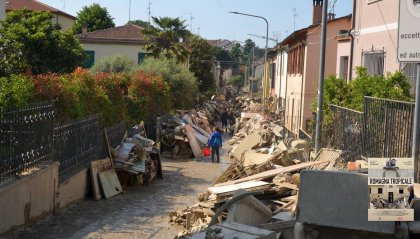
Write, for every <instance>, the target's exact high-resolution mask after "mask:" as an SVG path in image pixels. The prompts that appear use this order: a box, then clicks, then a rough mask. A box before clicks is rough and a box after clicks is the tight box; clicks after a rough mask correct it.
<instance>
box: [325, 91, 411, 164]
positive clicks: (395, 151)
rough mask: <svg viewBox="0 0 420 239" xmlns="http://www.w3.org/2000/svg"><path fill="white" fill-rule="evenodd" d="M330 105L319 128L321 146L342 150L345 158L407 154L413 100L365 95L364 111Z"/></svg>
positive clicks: (409, 145) (407, 155)
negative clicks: (325, 123)
mask: <svg viewBox="0 0 420 239" xmlns="http://www.w3.org/2000/svg"><path fill="white" fill-rule="evenodd" d="M330 107H331V111H332V112H333V114H332V115H333V117H332V119H331V125H329V127H327V129H326V130H324V131H323V136H322V141H323V142H322V145H323V147H331V148H335V149H340V150H343V151H344V152H345V153H346V154H344V155H347V156H348V160H355V159H358V158H360V157H361V156H365V157H378V158H380V157H385V158H388V157H411V154H412V152H411V149H412V132H413V117H414V104H413V103H410V102H403V101H396V100H389V99H380V98H374V97H365V106H364V112H359V111H354V110H351V109H348V108H344V107H340V106H335V105H331V106H330Z"/></svg>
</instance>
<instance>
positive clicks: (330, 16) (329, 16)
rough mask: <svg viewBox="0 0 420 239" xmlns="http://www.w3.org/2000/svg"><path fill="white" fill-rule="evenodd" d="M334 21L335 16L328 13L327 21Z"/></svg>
mask: <svg viewBox="0 0 420 239" xmlns="http://www.w3.org/2000/svg"><path fill="white" fill-rule="evenodd" d="M334 19H335V14H334V13H332V12H330V13H328V21H329V20H334Z"/></svg>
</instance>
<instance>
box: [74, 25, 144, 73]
mask: <svg viewBox="0 0 420 239" xmlns="http://www.w3.org/2000/svg"><path fill="white" fill-rule="evenodd" d="M142 29H143V28H141V27H139V26H137V25H133V24H127V25H124V26H119V27H112V28H108V29H104V30H98V31H93V32H87V29H86V27H84V28H83V30H82V31H83V32H82V33H81V34H78V35H76V37H77V38H78V39H79V41H80V43H81V44H82V46H83V48H84V49H85V51H86V53H87V54H88V56H89V58H88V60H87V62H86V64H85V67H86V68H90V67H92V66H93V65H94V64H95V63H96V62H98V61H99V60H101V59H102V58H104V57H109V56H113V55H122V56H124V57H126V58H128V59H130V60H131V61H132V62H133V64H139V63H141V62H142V61H143V60H144V58H145V56H146V55H147V51H146V50H145V49H144V47H145V45H146V44H147V41H146V40H144V37H143V33H142V32H141V31H142Z"/></svg>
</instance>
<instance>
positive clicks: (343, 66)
mask: <svg viewBox="0 0 420 239" xmlns="http://www.w3.org/2000/svg"><path fill="white" fill-rule="evenodd" d="M348 72H349V57H348V56H342V57H340V75H339V76H338V77H339V78H340V79H343V80H344V81H347V78H348Z"/></svg>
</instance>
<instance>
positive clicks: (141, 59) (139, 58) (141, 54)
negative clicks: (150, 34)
mask: <svg viewBox="0 0 420 239" xmlns="http://www.w3.org/2000/svg"><path fill="white" fill-rule="evenodd" d="M146 55H147V53H144V52H139V54H138V55H137V64H141V63H142V62H143V61H144V58H145V57H146Z"/></svg>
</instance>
